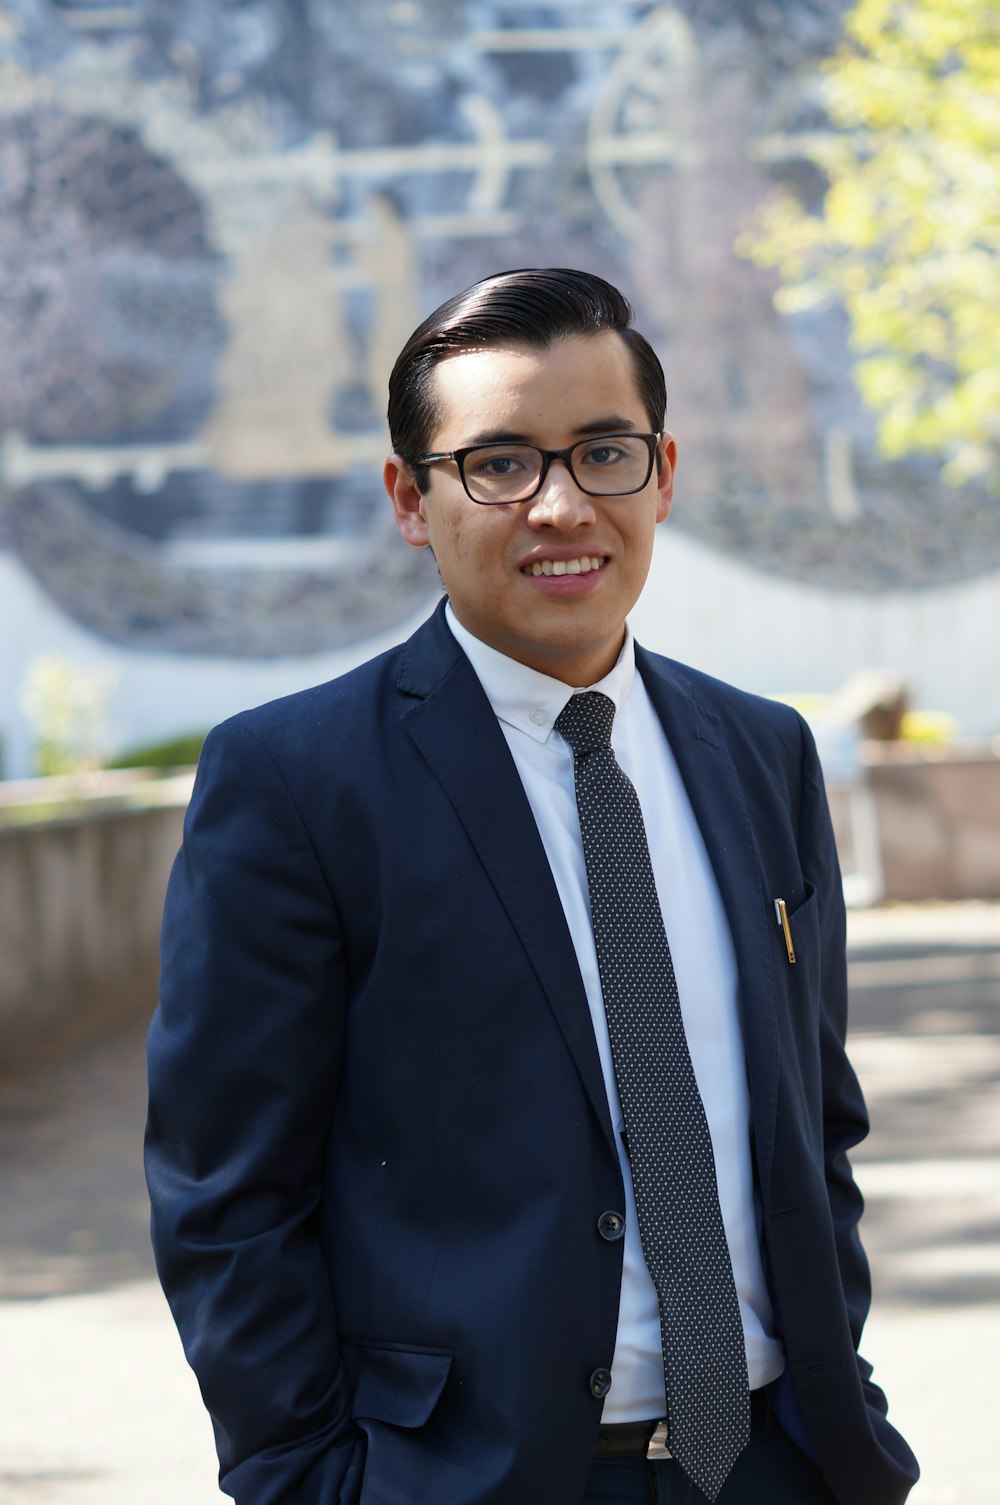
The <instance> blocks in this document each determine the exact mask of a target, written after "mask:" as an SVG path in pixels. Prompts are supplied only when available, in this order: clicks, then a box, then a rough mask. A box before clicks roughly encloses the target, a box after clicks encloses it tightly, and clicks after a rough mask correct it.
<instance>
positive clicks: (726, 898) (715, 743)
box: [636, 646, 778, 1184]
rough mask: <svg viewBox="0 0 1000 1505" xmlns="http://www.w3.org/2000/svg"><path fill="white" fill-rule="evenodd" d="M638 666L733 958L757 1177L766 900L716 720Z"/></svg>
mask: <svg viewBox="0 0 1000 1505" xmlns="http://www.w3.org/2000/svg"><path fill="white" fill-rule="evenodd" d="M636 665H637V667H638V669H639V671H640V673H641V674H642V678H643V682H644V683H645V686H646V689H647V691H648V693H649V697H650V699H651V700H652V702H653V706H654V708H655V710H656V713H657V715H658V716H659V718H660V721H661V722H662V724H663V728H664V731H665V732H666V734H667V740H668V741H669V743H670V749H671V752H672V753H673V755H674V758H675V760H676V762H677V766H678V768H679V770H680V774H681V777H682V779H683V780H684V785H685V788H686V790H687V795H688V798H689V799H690V801H691V807H692V809H693V810H694V814H695V819H696V820H697V822H698V825H699V827H700V829H701V834H702V837H703V839H704V842H705V846H706V849H707V851H708V855H709V860H710V861H711V864H712V869H713V871H714V873H715V879H716V882H717V884H718V886H719V893H720V895H721V897H722V902H723V906H724V908H725V911H726V918H727V919H728V921H729V930H730V934H731V936H732V940H733V947H734V950H735V953H736V965H737V972H738V977H739V990H740V1011H741V1015H740V1017H741V1022H742V1028H743V1043H744V1050H745V1053H746V1062H747V1075H748V1078H749V1082H750V1098H751V1104H752V1111H753V1119H754V1134H755V1141H756V1150H757V1156H758V1162H759V1171H760V1175H761V1178H762V1180H763V1182H764V1183H765V1184H766V1183H767V1180H768V1179H769V1176H770V1168H771V1159H772V1154H773V1148H774V1122H775V1111H776V1104H777V1087H778V1045H777V1026H776V1020H775V1005H774V978H773V973H772V966H771V948H770V947H769V946H768V935H767V932H766V928H765V926H766V917H767V912H768V910H767V906H768V900H767V897H766V895H765V893H764V888H763V883H762V879H761V866H760V861H759V857H758V852H757V846H756V842H755V840H754V835H753V827H752V824H751V820H750V811H749V808H748V805H747V798H746V793H745V791H744V787H743V783H742V781H741V779H740V776H739V772H738V770H737V768H736V765H735V763H734V761H733V757H732V754H731V752H730V749H729V747H728V745H727V742H726V738H725V735H724V732H723V730H722V727H721V725H720V722H719V719H718V717H716V716H714V715H713V714H712V713H711V712H709V711H707V710H705V709H704V708H703V707H702V706H700V705H699V704H698V703H697V702H696V701H695V700H694V698H693V696H692V695H691V692H690V690H689V688H688V686H687V684H686V683H685V682H684V680H683V678H682V677H681V675H680V674H679V673H678V672H677V671H676V670H675V669H674V668H673V667H672V666H671V665H670V664H668V663H666V662H665V661H663V660H659V659H655V658H653V657H652V656H651V655H650V654H648V653H646V652H645V650H644V649H641V648H639V647H638V646H637V647H636Z"/></svg>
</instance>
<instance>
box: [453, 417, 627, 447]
mask: <svg viewBox="0 0 1000 1505" xmlns="http://www.w3.org/2000/svg"><path fill="white" fill-rule="evenodd" d="M636 432H638V429H637V426H636V424H635V423H633V421H632V419H631V418H622V417H621V416H620V415H619V414H611V415H610V416H609V417H607V418H593V419H591V420H590V421H589V422H588V423H581V424H578V425H577V427H576V428H575V429H574V430H573V433H574V434H575V435H576V436H577V437H578V438H580V439H586V438H588V437H589V436H590V435H591V434H631V433H636ZM534 442H535V441H534V439H532V438H530V437H529V436H528V435H527V434H524V433H520V432H518V431H517V430H516V429H483V430H482V432H480V433H478V434H473V435H472V437H471V438H469V439H467V440H466V442H465V444H463V445H462V446H461V448H462V449H472V448H474V447H475V446H476V445H478V444H531V445H533V444H534Z"/></svg>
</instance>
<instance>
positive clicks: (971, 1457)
mask: <svg viewBox="0 0 1000 1505" xmlns="http://www.w3.org/2000/svg"><path fill="white" fill-rule="evenodd" d="M851 952H852V974H853V981H854V1015H853V1019H854V1024H853V1045H852V1051H853V1056H854V1059H855V1062H856V1065H857V1067H858V1069H859V1072H860V1074H861V1076H862V1079H863V1082H864V1085H865V1089H866V1092H867V1094H868V1100H869V1105H870V1107H871V1110H872V1116H873V1119H874V1122H875V1128H874V1132H873V1134H872V1136H871V1139H870V1140H869V1142H868V1144H867V1145H865V1146H864V1147H863V1150H862V1152H861V1153H859V1154H858V1156H857V1157H856V1165H857V1170H858V1175H859V1179H860V1181H861V1183H862V1186H863V1187H864V1190H865V1192H866V1195H867V1198H868V1212H867V1215H866V1243H867V1245H868V1249H869V1252H870V1254H871V1256H872V1262H873V1266H874V1269H875V1278H876V1304H875V1310H874V1313H873V1316H872V1318H871V1321H870V1322H869V1326H868V1329H867V1333H866V1342H865V1344H864V1349H865V1353H866V1355H867V1356H868V1357H869V1358H870V1359H872V1360H873V1362H874V1363H875V1366H876V1374H877V1377H878V1378H879V1379H880V1380H881V1381H882V1383H883V1384H884V1385H885V1387H886V1389H887V1391H888V1392H889V1395H890V1399H891V1402H892V1415H893V1417H894V1418H895V1420H896V1421H897V1423H898V1424H899V1425H900V1427H901V1428H902V1429H903V1431H904V1432H905V1433H906V1434H907V1436H908V1437H909V1439H910V1441H911V1442H912V1444H913V1446H914V1448H915V1449H916V1451H917V1453H918V1454H919V1456H920V1457H921V1460H922V1462H923V1465H924V1479H923V1481H922V1482H921V1484H920V1485H919V1486H918V1487H917V1489H916V1491H915V1492H914V1494H913V1496H912V1497H911V1499H912V1502H913V1505H997V1501H998V1499H1000V1488H998V1484H997V1470H996V1458H995V1434H996V1426H997V1421H996V1418H997V1410H998V1400H1000V1396H998V1389H997V1382H996V1378H995V1358H996V1354H997V1353H998V1352H1000V1101H998V1094H1000V1088H998V1082H1000V906H989V905H963V906H955V907H951V908H929V907H923V906H921V907H912V908H898V909H886V910H877V911H867V912H859V913H857V914H854V915H853V916H852V918H851ZM142 1033H143V1032H142V1031H141V1030H132V1031H130V1032H126V1033H123V1034H120V1035H118V1036H116V1037H115V1038H113V1039H109V1040H105V1041H102V1042H100V1043H98V1044H96V1045H94V1046H92V1047H90V1048H89V1049H88V1050H86V1051H84V1052H81V1053H79V1054H78V1055H77V1056H75V1057H74V1058H73V1059H72V1060H71V1061H66V1062H63V1063H61V1064H58V1065H54V1066H50V1067H49V1068H47V1069H46V1070H44V1071H39V1072H37V1073H35V1074H34V1075H33V1076H31V1077H30V1078H26V1079H24V1080H22V1081H20V1082H18V1083H15V1084H8V1085H7V1086H6V1088H3V1089H0V1208H2V1214H0V1217H2V1233H0V1354H2V1355H3V1371H4V1384H3V1394H4V1400H3V1405H2V1406H0V1500H2V1501H3V1502H4V1505H161V1502H162V1505H167V1502H169V1505H212V1502H214V1501H217V1500H219V1499H220V1496H219V1494H218V1492H217V1489H216V1485H215V1458H214V1452H213V1448H212V1441H211V1430H210V1427H209V1424H208V1421H207V1419H206V1417H205V1415H204V1413H203V1411H202V1409H201V1405H200V1401H199V1398H198V1392H197V1386H196V1384H195V1382H194V1379H193V1377H192V1376H191V1374H190V1372H189V1371H188V1370H187V1368H186V1366H185V1364H184V1360H183V1357H182V1355H181V1351H180V1345H179V1342H178V1340H177V1337H176V1335H175V1333H174V1330H173V1327H172V1325H171V1323H170V1319H169V1316H168V1314H167V1312H166V1307H165V1305H164V1303H163V1300H162V1297H161V1296H160V1294H159V1290H158V1288H157V1286H156V1285H155V1282H154V1280H153V1278H152V1271H151V1262H150V1257H149V1253H148V1246H147V1239H146V1199H145V1190H144V1187H143V1182H142V1176H141V1169H140V1163H139V1155H140V1148H139V1147H140V1138H141V1124H142V1118H143V1108H144V1085H143V1059H142V1045H143V1042H142ZM421 1505H425V1502H421ZM426 1505H433V1502H426ZM525 1505H532V1502H525Z"/></svg>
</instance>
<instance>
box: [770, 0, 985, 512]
mask: <svg viewBox="0 0 1000 1505" xmlns="http://www.w3.org/2000/svg"><path fill="white" fill-rule="evenodd" d="M846 33H847V36H846V40H845V44H844V46H843V48H842V49H841V51H840V53H839V54H838V55H837V56H836V57H835V58H833V59H832V60H831V62H830V63H829V64H828V65H827V67H826V70H825V77H824V87H825V91H826V105H827V109H828V111H829V114H830V117H831V120H832V122H833V124H834V126H835V127H837V128H838V129H836V130H834V131H831V132H829V133H828V134H825V135H824V136H822V137H821V138H819V140H818V142H817V144H816V145H815V146H814V147H813V148H812V149H811V153H810V154H811V155H813V156H814V157H815V160H816V161H817V162H818V163H819V165H820V166H821V167H822V168H823V169H824V170H825V172H826V174H827V176H828V182H829V187H828V190H827V192H826V196H825V199H824V202H823V206H822V211H821V213H819V214H810V213H808V212H807V211H806V210H805V209H804V208H803V207H802V205H801V204H800V203H799V202H798V201H797V200H796V199H794V198H793V197H792V196H791V195H789V194H788V193H784V192H781V193H776V194H775V195H773V196H772V197H771V198H769V200H768V201H767V202H766V203H765V205H764V207H763V209H762V211H761V213H760V216H759V218H758V221H757V225H756V227H755V229H754V231H752V232H751V233H750V234H749V235H747V236H745V237H743V240H742V242H741V246H740V249H741V250H743V251H744V252H745V253H746V254H749V255H750V256H752V257H753V259H754V260H756V261H757V262H759V263H760V264H762V265H768V266H773V267H777V269H778V271H779V274H780V276H781V279H782V283H783V286H782V288H781V289H780V290H779V292H778V294H777V296H776V302H777V304H778V307H779V308H780V309H782V310H783V311H785V312H793V311H796V310H801V309H804V308H808V307H815V306H817V305H818V304H820V303H821V302H825V301H830V300H839V301H840V302H841V303H843V305H844V306H845V307H846V309H847V312H848V315H849V317H850V322H851V337H852V345H853V348H854V349H855V351H856V352H857V354H858V360H857V363H856V368H855V374H856V377H857V380H858V383H859V386H860V389H861V392H862V395H863V397H864V398H865V400H866V402H867V403H868V404H869V405H870V407H872V408H873V409H874V410H875V411H876V413H877V414H878V418H879V424H878V428H879V442H880V447H881V449H882V451H883V453H884V454H886V455H887V456H888V457H891V458H897V457H899V456H901V455H903V454H907V453H911V452H914V451H925V452H928V453H931V454H935V455H938V456H940V458H941V460H942V465H943V474H944V476H945V478H946V479H947V480H949V481H951V482H955V483H958V482H961V481H965V480H968V479H971V478H974V477H981V478H985V479H988V480H989V481H990V482H991V483H992V484H993V485H994V486H995V485H997V484H1000V0H859V3H858V4H857V5H856V6H855V8H854V9H853V10H852V11H851V12H850V13H849V15H848V17H847V18H846Z"/></svg>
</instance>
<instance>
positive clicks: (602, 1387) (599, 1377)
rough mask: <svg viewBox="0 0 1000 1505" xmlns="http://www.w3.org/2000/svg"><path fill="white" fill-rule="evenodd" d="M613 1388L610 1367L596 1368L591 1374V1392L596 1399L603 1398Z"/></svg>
mask: <svg viewBox="0 0 1000 1505" xmlns="http://www.w3.org/2000/svg"><path fill="white" fill-rule="evenodd" d="M610 1389H611V1371H610V1369H595V1370H594V1372H593V1374H592V1375H591V1376H590V1393H591V1395H592V1396H594V1398H595V1399H596V1400H603V1399H604V1397H605V1396H606V1395H607V1393H608V1391H609V1390H610Z"/></svg>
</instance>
